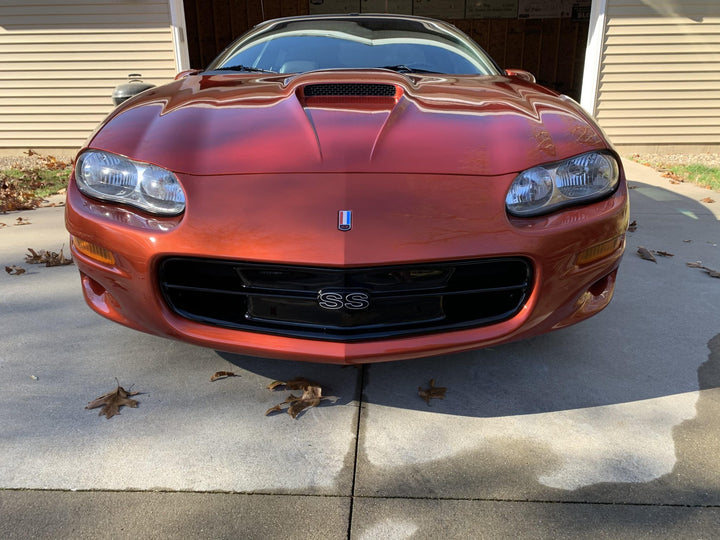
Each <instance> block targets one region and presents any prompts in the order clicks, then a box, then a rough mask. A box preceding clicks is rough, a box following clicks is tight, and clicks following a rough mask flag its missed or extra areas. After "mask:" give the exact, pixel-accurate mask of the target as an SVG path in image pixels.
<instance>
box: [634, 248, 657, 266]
mask: <svg viewBox="0 0 720 540" xmlns="http://www.w3.org/2000/svg"><path fill="white" fill-rule="evenodd" d="M637 253H638V255H640V257H642V258H643V259H645V260H646V261H652V262H654V263H655V264H657V260H656V259H655V255H653V254H652V253H650V250H649V249H648V248H646V247H643V246H640V247H639V248H638V250H637Z"/></svg>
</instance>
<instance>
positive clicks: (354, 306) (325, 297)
mask: <svg viewBox="0 0 720 540" xmlns="http://www.w3.org/2000/svg"><path fill="white" fill-rule="evenodd" d="M317 300H318V305H319V306H320V307H321V308H324V309H342V308H345V309H351V310H360V309H367V308H369V307H370V297H369V296H368V295H367V293H364V292H360V291H353V292H344V291H320V292H319V293H318V297H317Z"/></svg>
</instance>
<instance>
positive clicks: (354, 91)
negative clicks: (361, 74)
mask: <svg viewBox="0 0 720 540" xmlns="http://www.w3.org/2000/svg"><path fill="white" fill-rule="evenodd" d="M303 93H304V94H305V97H318V96H372V97H377V96H380V97H393V96H394V95H395V87H394V86H393V85H392V84H367V83H330V84H309V85H307V86H306V87H305V88H303Z"/></svg>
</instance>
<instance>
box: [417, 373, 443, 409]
mask: <svg viewBox="0 0 720 540" xmlns="http://www.w3.org/2000/svg"><path fill="white" fill-rule="evenodd" d="M445 392H447V388H446V387H444V386H435V379H430V388H421V387H420V386H418V395H419V396H420V397H421V398H423V399H424V400H425V402H426V403H427V404H428V406H430V400H431V399H445Z"/></svg>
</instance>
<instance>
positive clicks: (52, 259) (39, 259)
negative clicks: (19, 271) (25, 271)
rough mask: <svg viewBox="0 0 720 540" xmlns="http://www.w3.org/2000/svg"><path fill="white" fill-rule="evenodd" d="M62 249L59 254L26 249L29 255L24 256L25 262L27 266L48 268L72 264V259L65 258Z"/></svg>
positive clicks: (61, 248)
mask: <svg viewBox="0 0 720 540" xmlns="http://www.w3.org/2000/svg"><path fill="white" fill-rule="evenodd" d="M64 247H65V246H61V247H60V252H59V253H56V252H54V251H45V250H44V249H41V250H40V251H35V250H34V249H32V248H28V251H29V252H30V253H29V254H26V255H25V262H26V263H28V264H44V265H45V266H48V267H49V266H67V265H68V264H72V263H73V260H72V257H65V253H63V248H64Z"/></svg>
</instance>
